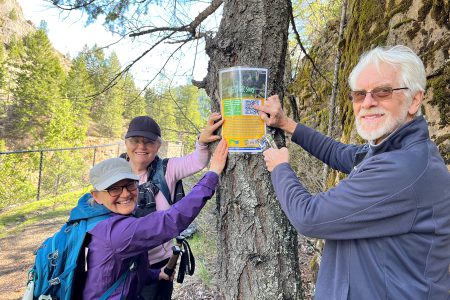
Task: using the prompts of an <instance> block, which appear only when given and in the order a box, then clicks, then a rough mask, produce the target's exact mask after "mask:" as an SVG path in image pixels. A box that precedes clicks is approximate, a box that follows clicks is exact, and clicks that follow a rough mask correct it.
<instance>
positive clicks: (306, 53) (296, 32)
mask: <svg viewBox="0 0 450 300" xmlns="http://www.w3.org/2000/svg"><path fill="white" fill-rule="evenodd" d="M289 2H290V1H289ZM289 8H290V11H289V15H290V18H291V25H292V30H294V33H295V37H296V39H297V43H298V44H299V46H300V49H302V52H303V53H304V54H305V57H306V58H307V59H308V60H309V61H311V64H312V66H313V68H314V69H315V70H316V71H317V73H319V75H320V77H322V78H323V79H324V80H325V81H326V82H327V83H328V84H329V85H331V82H330V81H329V80H328V79H327V78H326V77H325V76H324V75H322V73H321V72H320V70H319V68H317V66H316V64H315V63H314V60H313V59H312V58H311V56H309V54H308V52H306V49H305V47H303V44H302V41H301V40H300V34H299V33H298V31H297V27H296V26H295V20H294V13H293V10H292V3H291V4H290V5H289Z"/></svg>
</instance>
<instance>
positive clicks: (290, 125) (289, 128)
mask: <svg viewBox="0 0 450 300" xmlns="http://www.w3.org/2000/svg"><path fill="white" fill-rule="evenodd" d="M296 127H297V123H296V122H295V121H294V120H292V119H291V118H288V117H286V120H285V122H284V123H283V125H282V126H280V128H281V129H282V130H283V131H284V132H287V133H289V134H293V133H294V131H295V128H296Z"/></svg>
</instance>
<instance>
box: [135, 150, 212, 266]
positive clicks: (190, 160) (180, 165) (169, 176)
mask: <svg viewBox="0 0 450 300" xmlns="http://www.w3.org/2000/svg"><path fill="white" fill-rule="evenodd" d="M208 161H209V152H208V145H202V144H200V143H199V142H197V143H196V144H195V151H194V152H192V153H190V154H188V155H186V156H183V157H171V158H170V159H169V161H168V163H167V169H166V174H165V179H166V182H167V186H168V187H169V191H170V196H171V197H172V198H173V195H174V191H175V184H176V183H177V181H178V180H180V179H183V178H185V177H188V176H190V175H192V174H195V173H197V172H198V171H200V170H202V169H203V168H205V167H206V165H207V164H208ZM147 180H148V178H147V173H146V174H145V176H141V177H140V180H139V184H143V183H145V182H147ZM155 202H156V210H157V211H159V210H166V209H168V208H169V207H170V204H169V202H168V201H167V199H166V197H164V194H163V193H162V192H159V193H157V194H156V196H155ZM172 246H173V242H172V241H169V242H166V243H164V244H162V245H161V246H157V247H155V248H153V249H151V250H150V251H149V252H148V260H149V262H150V264H155V263H158V262H160V261H162V260H164V259H166V258H169V257H170V256H171V255H172Z"/></svg>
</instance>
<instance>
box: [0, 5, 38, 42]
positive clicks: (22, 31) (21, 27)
mask: <svg viewBox="0 0 450 300" xmlns="http://www.w3.org/2000/svg"><path fill="white" fill-rule="evenodd" d="M35 30H36V28H35V27H34V26H33V24H32V23H31V21H27V20H26V19H25V17H24V16H23V12H22V8H21V7H20V5H19V3H17V1H16V0H0V41H3V43H4V44H8V43H9V42H10V41H11V40H12V39H13V38H14V37H17V38H22V37H24V36H26V35H27V34H29V33H30V32H33V31H35Z"/></svg>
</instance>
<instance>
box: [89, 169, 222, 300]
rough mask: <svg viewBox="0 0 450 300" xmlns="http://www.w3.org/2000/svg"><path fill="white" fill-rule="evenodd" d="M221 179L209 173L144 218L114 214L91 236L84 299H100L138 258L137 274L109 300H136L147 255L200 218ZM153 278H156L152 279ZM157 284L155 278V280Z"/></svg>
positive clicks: (100, 224) (94, 230)
mask: <svg viewBox="0 0 450 300" xmlns="http://www.w3.org/2000/svg"><path fill="white" fill-rule="evenodd" d="M218 178H219V177H218V175H217V174H216V173H214V172H207V173H206V174H205V176H204V177H203V178H202V179H201V180H200V181H199V182H198V183H197V184H196V185H195V186H194V188H193V189H192V190H191V192H190V193H189V194H187V195H186V196H185V197H184V198H183V199H182V200H180V201H179V202H177V203H176V204H174V205H173V206H172V207H171V208H170V209H168V210H164V211H156V212H154V213H151V214H149V215H147V216H145V217H142V218H135V217H132V216H125V215H118V214H114V215H113V216H112V217H111V218H109V219H106V220H104V221H101V222H100V223H99V224H97V225H96V226H95V227H94V228H93V229H92V230H91V231H90V232H89V233H90V234H91V235H92V239H91V242H90V243H89V244H88V248H89V251H88V255H87V266H88V272H87V273H86V274H87V278H86V284H85V286H84V290H83V299H89V300H94V299H99V298H100V297H101V296H102V295H103V294H104V293H105V292H106V291H107V290H108V289H109V287H110V286H112V285H113V284H114V282H115V281H116V280H117V279H118V278H119V277H120V275H121V274H123V273H124V272H125V271H126V270H127V269H128V267H129V265H130V263H129V262H130V260H131V259H132V258H133V257H136V256H138V257H139V262H138V267H137V270H136V271H134V272H130V274H129V275H128V278H127V280H126V281H125V283H124V284H121V285H120V286H119V287H118V288H117V289H116V290H115V291H114V293H113V294H112V296H111V297H109V298H108V299H120V298H121V293H122V291H123V295H124V296H125V297H124V299H137V295H138V293H139V291H140V289H141V287H142V285H143V284H145V282H141V280H143V279H144V278H147V279H148V278H149V276H151V274H148V257H147V251H148V250H149V249H151V248H153V247H155V246H157V245H160V244H162V243H164V242H167V241H168V240H170V239H172V238H173V237H174V236H176V235H178V234H179V233H180V232H181V231H183V230H184V229H186V228H187V227H188V226H189V224H190V223H191V222H192V221H193V220H194V219H195V217H196V216H197V215H198V213H199V212H200V210H201V209H202V207H203V206H204V204H205V203H206V200H208V199H210V198H211V197H212V195H213V194H214V191H215V188H216V186H217V183H218ZM153 277H154V276H153ZM153 279H154V280H155V279H156V278H153Z"/></svg>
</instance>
